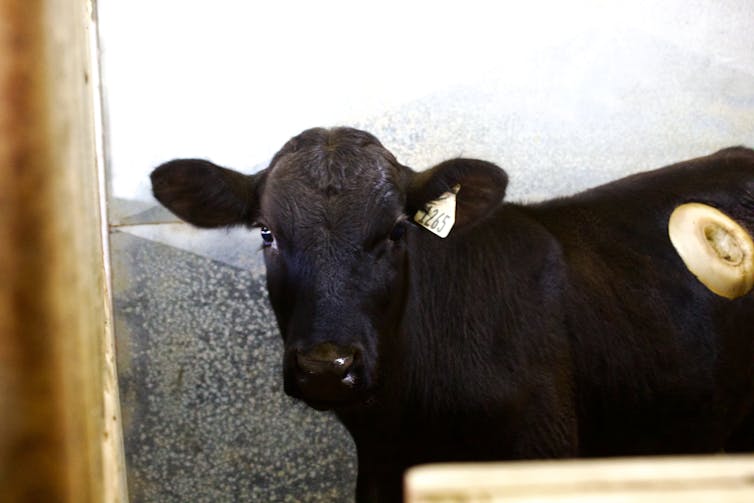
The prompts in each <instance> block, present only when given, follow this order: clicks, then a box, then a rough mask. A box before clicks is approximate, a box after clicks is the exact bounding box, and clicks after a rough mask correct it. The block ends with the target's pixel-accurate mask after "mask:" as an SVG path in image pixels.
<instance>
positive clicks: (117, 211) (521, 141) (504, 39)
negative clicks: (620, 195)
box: [99, 0, 754, 503]
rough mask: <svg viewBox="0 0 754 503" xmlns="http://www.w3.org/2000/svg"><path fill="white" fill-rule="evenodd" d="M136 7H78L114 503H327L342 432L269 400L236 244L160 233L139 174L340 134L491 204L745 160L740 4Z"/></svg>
mask: <svg viewBox="0 0 754 503" xmlns="http://www.w3.org/2000/svg"><path fill="white" fill-rule="evenodd" d="M154 4H155V3H154V2H145V1H135V2H114V1H112V0H100V2H99V10H100V21H101V23H100V27H101V34H102V41H103V64H104V79H105V85H106V92H107V98H108V102H107V109H108V111H109V131H110V137H109V142H110V152H109V154H110V181H109V186H110V195H111V197H110V224H111V228H112V235H111V238H112V243H111V244H112V262H113V282H114V297H115V307H116V312H115V318H116V337H117V345H118V348H117V349H118V364H119V375H120V386H121V393H122V396H121V398H122V407H123V413H124V417H125V426H126V431H125V438H126V455H127V463H128V475H129V489H130V492H131V498H132V500H133V501H134V502H151V501H155V502H161V503H162V502H184V501H207V502H210V501H211V502H224V501H228V502H230V501H264V502H273V501H313V502H332V501H335V502H338V501H343V502H345V501H351V498H352V496H351V495H352V490H353V483H354V470H355V457H354V453H353V450H352V444H351V441H350V439H349V438H348V436H347V434H346V433H345V431H344V430H343V428H342V427H341V426H340V425H339V424H338V423H337V422H335V421H334V420H333V419H332V417H330V416H328V415H327V414H322V413H319V412H316V411H313V410H309V409H307V408H306V407H305V406H303V405H301V404H299V403H295V402H294V401H292V400H290V399H288V398H287V397H286V396H285V395H284V394H283V391H282V376H281V372H280V360H281V354H280V349H281V343H280V341H279V337H278V335H277V332H276V327H275V324H274V320H273V317H272V315H271V312H270V308H269V305H268V303H267V299H266V294H265V290H264V285H263V283H264V282H263V275H264V270H263V265H262V263H261V256H260V253H259V251H258V250H259V244H260V240H259V236H258V234H257V233H254V232H248V231H242V230H234V231H224V230H223V231H199V230H196V229H192V228H189V227H188V226H186V225H184V224H180V223H176V219H175V218H174V217H172V215H170V214H168V213H167V212H165V211H164V210H162V209H160V208H158V207H157V206H156V203H155V201H154V200H153V199H152V198H151V196H150V194H149V184H148V173H149V171H150V170H151V169H152V168H153V167H154V166H155V165H157V164H159V163H161V162H164V161H166V160H169V159H171V158H174V157H190V156H199V157H206V158H210V159H212V160H214V161H216V162H218V163H221V164H225V165H228V166H231V167H235V168H237V169H246V170H247V171H249V172H251V171H253V170H256V169H260V168H261V167H263V166H264V165H265V164H266V163H267V162H268V160H269V159H270V157H271V156H272V155H273V154H274V152H275V150H276V149H277V148H279V147H280V146H282V144H283V143H284V142H285V141H286V140H287V139H288V137H290V136H293V135H295V134H297V133H298V132H299V131H301V130H302V129H305V128H308V127H312V126H332V125H341V124H344V125H352V126H356V127H360V128H363V129H367V130H369V131H371V132H372V133H374V134H375V135H377V136H378V137H379V138H380V139H381V140H382V142H383V143H384V144H385V146H386V147H388V148H389V149H390V150H392V151H393V152H394V153H395V154H396V155H397V157H398V159H399V160H400V161H402V162H403V163H405V164H408V165H410V166H413V167H414V168H416V169H423V168H426V167H429V166H431V165H433V164H434V163H436V162H438V161H441V160H443V159H446V158H448V157H455V156H460V155H463V156H468V157H479V158H483V159H487V160H490V161H493V162H496V163H498V164H500V165H501V166H502V167H504V168H505V169H506V170H507V171H508V174H509V176H510V179H511V185H510V188H509V192H508V197H509V199H514V200H539V199H542V198H546V197H552V196H557V195H564V194H568V193H572V192H575V191H578V190H581V189H584V188H587V187H589V186H592V185H595V184H599V183H602V182H606V181H608V180H611V179H614V178H618V177H620V176H624V175H626V174H629V173H633V172H636V171H640V170H644V169H650V168H655V167H659V166H662V165H665V164H669V163H672V162H675V161H679V160H682V159H686V158H690V157H694V156H698V155H703V154H706V153H710V152H712V151H714V150H717V149H719V148H722V147H725V146H729V145H735V144H745V145H748V146H751V147H754V7H752V6H751V3H750V2H748V1H745V0H742V1H700V0H692V1H688V0H687V1H684V2H681V1H670V2H662V3H661V6H655V5H654V2H634V3H632V5H631V6H630V7H607V6H605V5H603V2H589V1H581V2H573V3H572V2H546V1H540V2H526V5H525V6H523V5H514V4H513V3H509V4H506V5H507V6H506V7H505V8H503V7H499V6H498V7H495V5H497V3H492V2H490V3H489V4H493V5H489V4H488V3H479V2H463V4H462V6H463V7H461V6H460V5H455V4H446V3H442V2H433V3H426V4H422V3H421V2H416V3H408V4H406V5H403V4H400V3H394V2H391V1H388V2H385V3H384V4H383V3H380V10H379V12H377V11H375V10H374V9H375V8H374V7H372V8H371V9H372V10H370V8H368V7H367V6H353V5H352V4H353V2H351V3H343V2H314V3H312V4H316V7H315V6H312V5H309V3H307V4H305V5H303V4H295V5H294V4H293V3H290V2H279V3H275V4H276V7H266V8H262V7H259V6H252V5H246V6H244V7H241V5H240V4H241V3H240V2H231V1H218V2H213V3H212V4H211V5H210V4H206V3H201V4H200V3H195V4H194V3H187V2H180V3H179V2H177V1H163V2H158V4H159V5H154ZM248 4H251V3H248ZM564 4H568V7H567V8H566V7H564ZM407 5H408V6H407ZM270 9H272V10H270ZM334 12H338V13H339V14H338V15H337V16H335V15H333V13H334ZM365 20H370V22H366V21H365Z"/></svg>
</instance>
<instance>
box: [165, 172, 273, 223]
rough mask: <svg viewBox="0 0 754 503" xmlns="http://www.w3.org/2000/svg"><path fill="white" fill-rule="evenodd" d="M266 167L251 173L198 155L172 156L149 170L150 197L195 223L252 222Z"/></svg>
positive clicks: (257, 209) (255, 213)
mask: <svg viewBox="0 0 754 503" xmlns="http://www.w3.org/2000/svg"><path fill="white" fill-rule="evenodd" d="M265 175H266V170H265V171H261V172H259V173H257V174H254V175H244V174H242V173H239V172H238V171H233V170H231V169H227V168H223V167H220V166H217V165H216V164H213V163H211V162H209V161H205V160H201V159H176V160H174V161H170V162H166V163H165V164H162V165H161V166H158V167H157V168H155V170H154V171H152V175H151V179H152V192H153V193H154V197H155V198H157V200H158V201H159V202H160V203H162V205H163V206H165V207H166V208H167V209H169V210H170V211H171V212H173V213H174V214H175V215H176V216H178V217H180V218H181V219H182V220H185V221H186V222H188V223H190V224H193V225H195V226H197V227H226V226H231V225H252V224H253V223H254V220H255V219H256V218H257V216H258V214H259V189H260V187H261V185H262V182H263V180H264V177H265Z"/></svg>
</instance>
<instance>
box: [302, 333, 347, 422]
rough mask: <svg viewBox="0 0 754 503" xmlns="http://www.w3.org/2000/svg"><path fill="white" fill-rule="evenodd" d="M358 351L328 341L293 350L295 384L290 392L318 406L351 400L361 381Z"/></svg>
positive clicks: (327, 405)
mask: <svg viewBox="0 0 754 503" xmlns="http://www.w3.org/2000/svg"><path fill="white" fill-rule="evenodd" d="M360 359H361V357H360V351H359V350H358V349H356V348H354V347H351V346H339V345H337V344H334V343H331V342H325V343H322V344H318V345H316V346H314V347H312V348H310V349H308V350H306V351H302V350H299V351H296V352H295V359H294V360H293V361H292V362H291V363H292V365H293V367H294V369H293V380H294V381H295V386H294V387H293V388H289V389H288V390H287V391H288V392H289V394H291V395H293V396H295V397H297V398H301V399H303V400H304V401H306V402H307V403H308V404H309V405H311V406H312V407H315V408H317V409H330V408H333V407H336V406H338V405H342V404H345V403H347V402H350V401H352V400H353V399H354V398H355V397H356V395H357V392H358V389H359V388H360V385H361V382H360V381H361V378H360V377H359V376H360V371H359V368H360V367H361V362H360Z"/></svg>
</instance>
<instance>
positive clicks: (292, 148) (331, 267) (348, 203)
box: [257, 130, 408, 408]
mask: <svg viewBox="0 0 754 503" xmlns="http://www.w3.org/2000/svg"><path fill="white" fill-rule="evenodd" d="M407 180H408V170H407V168H405V167H403V166H400V165H399V164H398V163H397V162H396V161H395V159H394V158H393V156H392V155H390V153H389V152H387V151H386V150H385V149H384V148H383V147H382V146H381V145H380V144H379V143H378V142H377V141H376V140H375V139H374V138H372V137H371V136H368V135H366V134H364V133H360V132H354V131H351V130H340V131H339V134H332V133H330V132H326V131H311V132H309V133H308V134H306V135H303V137H299V138H297V139H296V140H294V141H293V142H291V143H290V144H289V145H286V147H285V148H284V149H283V150H282V151H281V152H280V153H279V154H278V155H277V156H276V159H275V162H274V164H272V166H271V167H270V170H269V173H268V174H267V178H266V181H265V187H264V191H263V192H262V194H261V201H260V211H259V216H258V218H257V224H258V225H260V226H262V234H263V240H264V258H265V263H266V265H267V286H268V290H269V294H270V301H271V303H272V306H273V309H274V311H275V314H276V316H277V321H278V325H279V327H280V331H281V334H282V336H283V341H284V343H285V360H284V369H285V389H286V392H287V393H288V394H290V395H292V396H295V397H299V398H302V399H304V400H306V401H307V402H308V403H309V404H311V405H313V406H315V407H318V408H329V407H337V406H340V405H344V404H348V403H352V402H354V401H361V400H362V399H364V398H365V397H366V396H368V394H369V391H370V390H372V389H373V388H374V386H375V385H376V383H377V368H378V365H379V358H378V355H379V354H380V349H381V344H380V341H381V340H382V338H383V337H386V336H387V334H389V333H390V332H391V331H392V330H393V329H394V328H395V326H396V324H397V318H398V316H399V314H400V310H399V306H400V305H402V302H401V301H402V297H403V277H404V272H403V268H404V263H405V254H406V247H405V242H404V234H405V230H406V225H408V222H406V216H405V214H404V211H405V210H404V208H405V194H406V187H405V184H406V182H407Z"/></svg>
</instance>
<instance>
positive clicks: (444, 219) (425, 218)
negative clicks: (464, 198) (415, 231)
mask: <svg viewBox="0 0 754 503" xmlns="http://www.w3.org/2000/svg"><path fill="white" fill-rule="evenodd" d="M459 190H461V186H460V185H456V186H454V187H453V188H452V189H451V190H450V192H445V193H444V194H442V195H441V196H440V197H438V198H437V199H435V200H434V201H430V202H428V203H427V204H425V205H424V209H423V210H419V211H417V212H416V215H414V222H416V223H417V224H419V225H421V226H422V227H424V228H425V229H427V230H428V231H430V232H432V233H434V234H437V235H438V236H440V237H441V238H446V237H448V234H450V230H451V229H452V228H453V224H455V223H456V194H458V191H459Z"/></svg>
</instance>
